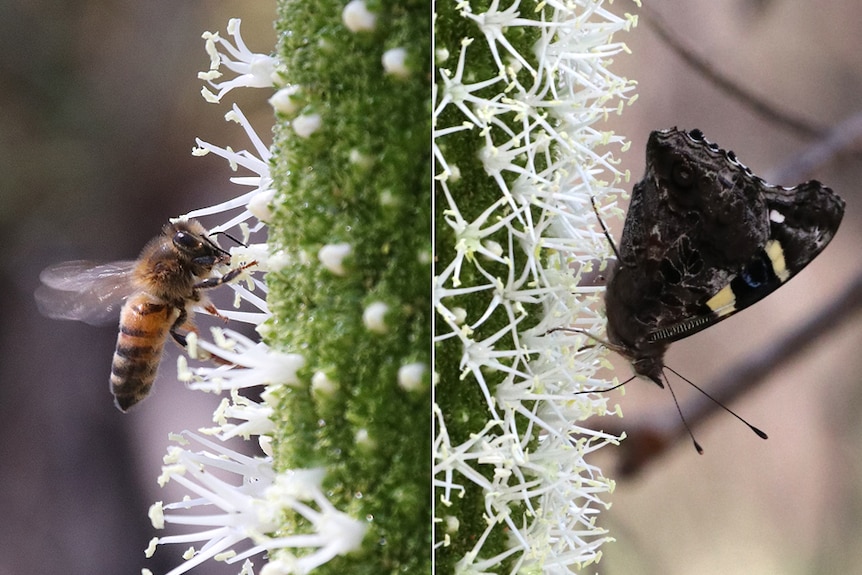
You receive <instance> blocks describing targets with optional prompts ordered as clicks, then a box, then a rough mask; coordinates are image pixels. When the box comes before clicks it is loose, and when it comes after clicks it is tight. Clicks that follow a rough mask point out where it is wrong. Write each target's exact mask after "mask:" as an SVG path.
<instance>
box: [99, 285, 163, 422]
mask: <svg viewBox="0 0 862 575" xmlns="http://www.w3.org/2000/svg"><path fill="white" fill-rule="evenodd" d="M175 311H176V308H174V307H173V306H171V305H168V304H164V303H155V302H153V300H152V299H151V298H150V297H148V296H147V295H145V294H143V293H138V294H135V295H133V296H132V297H130V298H129V299H128V300H127V301H126V304H125V305H124V306H123V311H122V312H121V313H120V333H119V335H118V336H117V348H116V349H115V350H114V359H113V362H112V363H111V393H113V394H114V400H115V403H116V404H117V407H119V408H120V410H121V411H127V410H128V409H129V408H130V407H131V406H133V405H134V404H136V403H138V402H139V401H141V400H142V399H143V398H145V397H146V396H147V394H148V393H149V392H150V388H151V387H152V386H153V380H154V379H155V378H156V370H158V367H159V361H160V360H161V357H162V349H163V348H164V346H165V339H166V338H167V335H168V331H169V330H170V328H171V324H172V323H173V321H174V318H175Z"/></svg>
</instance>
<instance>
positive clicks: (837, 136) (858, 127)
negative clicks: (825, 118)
mask: <svg viewBox="0 0 862 575" xmlns="http://www.w3.org/2000/svg"><path fill="white" fill-rule="evenodd" d="M860 138H862V113H857V114H855V115H853V116H850V117H849V118H847V119H846V120H844V121H843V122H841V123H840V124H838V125H836V126H834V127H833V128H831V129H830V130H829V131H828V132H827V133H826V134H824V135H823V137H822V138H821V139H820V140H818V141H816V142H814V143H813V144H812V145H810V146H809V147H808V148H807V149H805V150H804V151H803V152H802V153H801V154H799V155H797V156H796V157H794V158H792V159H790V160H789V161H787V162H786V163H785V164H784V165H783V166H781V167H780V168H778V169H777V170H775V171H774V173H772V174H769V177H768V178H767V179H768V180H769V181H770V182H776V183H782V182H784V183H786V184H787V185H790V184H792V183H793V182H801V181H802V180H804V179H806V178H810V177H811V174H813V173H814V172H815V171H816V170H817V169H818V168H819V167H820V166H822V165H823V164H826V163H827V162H829V161H830V160H832V158H834V157H836V156H838V155H839V154H841V153H842V152H846V151H847V150H849V149H850V148H852V147H853V145H854V144H855V143H856V142H858V141H859V139H860Z"/></svg>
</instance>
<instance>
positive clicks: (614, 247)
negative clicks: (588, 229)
mask: <svg viewBox="0 0 862 575" xmlns="http://www.w3.org/2000/svg"><path fill="white" fill-rule="evenodd" d="M590 201H591V202H592V203H593V211H594V212H595V213H596V218H597V219H598V220H599V225H600V226H602V231H603V232H604V233H605V237H606V238H607V239H608V243H609V244H611V249H612V250H613V251H614V255H615V256H616V258H617V261H618V262H622V261H623V259H622V258H621V257H620V252H619V250H618V249H617V244H615V243H614V238H612V237H611V233H610V232H609V231H608V227H607V226H606V225H605V221H604V220H603V219H602V216H601V215H600V214H599V205H598V204H597V203H596V198H595V197H594V196H590Z"/></svg>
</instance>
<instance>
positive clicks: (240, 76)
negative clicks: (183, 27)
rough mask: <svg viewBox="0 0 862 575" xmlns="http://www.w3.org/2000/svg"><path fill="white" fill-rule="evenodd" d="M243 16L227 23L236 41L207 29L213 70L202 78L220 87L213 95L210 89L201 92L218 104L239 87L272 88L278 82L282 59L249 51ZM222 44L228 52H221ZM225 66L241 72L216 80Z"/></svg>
mask: <svg viewBox="0 0 862 575" xmlns="http://www.w3.org/2000/svg"><path fill="white" fill-rule="evenodd" d="M239 26H240V19H239V18H232V19H231V20H230V21H229V22H228V25H227V31H228V34H230V35H231V36H232V37H233V40H234V44H235V45H232V44H231V43H230V42H228V41H227V40H225V39H224V38H222V37H220V36H219V34H218V32H204V34H203V39H204V40H206V51H207V54H209V57H210V69H209V70H208V71H207V72H200V73H199V74H198V78H200V79H201V80H206V81H207V82H208V83H209V84H210V86H212V87H213V88H215V89H216V90H218V93H217V94H213V93H212V92H211V91H210V90H208V89H207V88H202V89H201V94H202V95H203V97H204V99H205V100H206V101H207V102H213V103H218V102H220V101H221V99H222V98H223V97H224V96H225V94H227V93H228V92H230V91H231V90H233V89H234V88H237V87H240V86H242V87H246V88H271V87H273V86H274V85H275V83H276V82H277V81H278V76H277V75H276V68H277V67H278V60H277V59H276V58H274V57H272V56H267V55H266V54H255V53H254V52H252V51H251V50H249V49H248V48H247V47H246V45H245V42H243V39H242V36H240V32H239ZM219 46H221V48H222V49H223V50H224V52H220V51H219ZM222 65H224V67H225V68H227V69H228V70H230V71H231V72H234V73H236V74H237V76H236V77H235V78H233V79H232V80H227V81H224V82H215V81H214V80H216V79H218V78H220V77H221V76H222V73H221V72H220V71H219V68H220V67H221V66H222Z"/></svg>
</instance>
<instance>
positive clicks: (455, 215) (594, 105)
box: [433, 0, 634, 573]
mask: <svg viewBox="0 0 862 575" xmlns="http://www.w3.org/2000/svg"><path fill="white" fill-rule="evenodd" d="M602 4H603V2H602V1H600V0H567V1H565V2H563V1H555V0H550V1H547V2H542V3H540V4H539V7H538V8H536V10H535V11H533V10H532V9H529V10H528V9H527V8H525V7H524V6H522V3H521V2H518V1H515V2H512V3H510V5H509V7H508V8H506V9H504V10H500V7H499V5H500V3H499V2H498V1H497V0H494V1H493V2H491V5H490V7H489V8H488V10H487V11H485V12H484V13H477V12H476V13H474V12H473V11H472V8H471V4H470V3H468V2H460V3H459V4H458V5H457V6H458V7H457V10H458V15H459V16H460V18H463V19H464V20H465V21H466V22H465V23H469V25H470V27H471V28H472V30H473V31H474V32H475V34H474V35H473V36H474V37H465V38H461V39H460V44H459V45H454V46H450V45H447V44H446V43H445V42H441V38H442V37H443V35H441V34H435V39H436V42H437V43H436V47H435V50H436V52H435V58H436V64H437V75H438V81H437V83H436V85H435V89H436V90H435V94H434V102H435V108H434V119H435V131H434V144H433V156H434V160H435V178H436V185H437V198H438V201H437V207H436V209H437V210H438V212H442V214H443V216H444V218H445V223H446V225H448V226H449V227H450V228H451V231H452V236H453V237H454V243H452V244H451V245H439V240H438V246H437V251H438V253H441V254H443V253H445V252H446V251H447V250H448V251H449V253H448V255H446V256H443V257H441V261H442V262H446V263H445V264H444V265H443V266H440V267H438V269H437V270H436V277H435V284H434V295H433V300H434V302H433V303H434V306H435V311H436V313H437V317H438V320H437V322H436V326H437V327H436V331H435V341H436V342H438V343H440V344H442V343H444V342H449V341H451V340H452V339H455V340H457V342H458V344H459V345H458V349H460V350H461V357H460V358H458V359H457V361H459V362H460V363H459V365H460V370H461V376H460V378H459V381H451V382H450V381H446V382H443V381H441V382H438V384H437V388H436V393H437V397H438V399H442V398H441V394H443V393H445V391H443V390H447V389H448V390H452V389H453V387H454V386H468V385H471V386H478V388H479V389H480V391H481V395H482V397H484V416H481V415H480V416H477V417H481V418H482V419H483V420H484V421H485V424H484V425H483V426H481V425H477V426H476V429H474V430H473V431H472V432H471V433H470V434H469V437H467V438H466V439H465V438H464V437H462V438H461V439H460V440H457V442H456V440H455V439H454V438H453V437H452V434H451V429H452V428H454V427H455V426H459V425H460V424H461V421H463V420H464V419H466V416H465V415H464V414H463V412H462V413H459V414H458V418H462V419H461V421H456V418H455V417H454V416H452V417H451V418H450V417H449V416H448V414H447V413H444V410H442V409H441V408H440V407H439V405H435V439H434V456H435V461H434V489H435V504H436V505H435V520H436V522H437V525H438V531H437V534H436V539H435V548H436V549H437V552H438V553H439V554H444V553H445V552H446V548H447V547H449V546H450V545H452V543H453V541H465V540H469V541H472V542H473V544H472V547H471V548H470V549H469V550H468V551H467V552H466V553H465V554H463V556H460V557H459V558H457V561H456V563H457V569H458V571H459V572H462V573H492V572H493V573H504V572H510V573H523V572H530V573H569V572H571V569H573V568H576V567H582V566H584V565H587V564H589V563H591V562H594V561H597V560H598V559H599V558H600V556H601V551H600V546H601V544H602V543H603V542H605V541H607V540H608V539H609V537H608V535H607V532H606V531H604V530H603V529H602V528H600V527H598V526H597V525H596V523H595V522H596V518H597V514H598V513H599V511H600V510H601V509H603V508H605V507H606V504H605V503H604V502H603V500H602V498H603V497H604V495H605V494H607V493H608V492H610V491H611V490H612V489H613V481H611V480H610V479H608V478H606V477H605V476H604V475H603V474H602V472H601V470H600V469H599V468H597V467H595V466H594V465H591V464H590V463H588V462H587V461H586V457H587V456H588V454H590V453H592V452H594V451H595V450H597V449H599V448H600V447H602V446H604V445H607V444H609V443H616V442H617V441H618V440H619V438H617V437H613V436H609V435H606V434H604V433H600V432H597V431H594V430H591V429H587V428H584V427H580V426H578V424H577V422H579V421H582V420H584V419H586V418H587V417H589V416H591V415H595V414H600V413H604V412H606V411H607V408H606V405H605V401H606V400H605V399H604V398H594V397H592V396H588V395H573V392H575V391H581V390H584V389H593V388H596V387H604V386H606V385H607V384H606V382H603V381H601V380H599V379H597V378H596V377H595V372H596V370H597V369H598V368H599V366H600V362H601V357H600V355H601V353H602V352H601V350H599V349H597V348H595V347H590V346H589V344H592V343H593V342H589V341H585V338H584V336H583V335H580V334H577V335H566V334H565V333H563V332H559V331H558V332H556V333H550V332H551V330H553V329H555V328H559V327H577V328H580V329H583V330H585V331H589V332H591V333H594V334H598V333H599V332H600V330H601V328H602V325H603V323H604V322H603V320H602V318H601V316H600V314H599V312H598V311H597V310H598V309H600V308H601V306H600V305H598V300H599V296H600V292H601V289H602V288H600V287H596V285H595V283H593V285H592V286H590V285H587V284H589V283H590V282H588V281H587V280H586V279H585V278H584V276H585V274H587V273H588V272H590V271H591V268H592V266H593V265H594V262H596V261H599V260H601V259H602V258H603V256H604V254H606V253H607V250H608V246H607V242H606V239H605V238H604V237H603V235H602V233H601V232H597V231H595V230H596V229H597V225H596V217H595V214H594V213H593V210H592V207H591V198H598V199H602V198H604V197H606V196H607V194H609V193H610V194H617V193H619V190H617V189H615V188H614V187H613V186H614V185H615V184H617V183H619V182H620V180H621V179H622V178H627V174H621V173H620V172H619V171H618V170H616V169H615V167H614V161H613V158H612V156H611V155H610V152H607V151H600V150H602V149H604V148H605V147H606V146H607V145H608V144H617V145H622V147H623V148H625V147H626V146H625V145H624V144H623V141H622V139H621V138H620V137H616V136H613V135H612V134H610V133H604V132H601V131H599V130H598V129H597V128H596V127H595V125H596V124H597V123H598V122H599V121H601V120H603V119H604V118H606V117H607V115H608V114H609V113H612V112H617V111H619V110H620V109H621V107H622V106H623V105H624V103H625V101H626V99H627V98H626V94H627V92H628V91H629V90H630V89H631V84H630V83H629V82H628V81H627V80H625V79H623V78H620V77H617V76H615V75H614V74H613V73H612V72H611V71H610V70H609V69H608V67H607V66H608V64H609V60H608V59H609V57H610V56H612V55H614V54H616V53H619V52H621V51H623V50H625V46H624V45H623V44H621V43H614V42H613V40H612V35H613V34H614V33H617V32H621V31H625V30H628V29H629V28H630V27H631V26H632V25H633V24H634V18H632V17H625V18H621V17H619V16H617V15H615V14H613V13H611V12H609V11H608V10H606V9H605V8H603V7H602ZM439 9H440V8H439V7H438V10H439ZM440 21H441V20H440V19H439V17H438V20H437V22H438V25H440V24H439V23H440ZM528 35H534V37H535V38H536V40H535V42H534V43H533V44H532V46H531V49H530V50H529V51H524V50H522V51H521V52H518V50H517V49H516V48H515V47H514V46H513V42H512V41H510V38H523V37H525V36H528ZM473 62H494V63H495V64H496V68H497V69H496V70H494V71H492V72H491V73H489V74H486V75H482V73H481V72H479V71H477V69H476V68H477V66H475V65H471V64H472V63H473ZM479 69H481V68H479ZM444 121H445V124H444ZM471 140H472V142H473V143H472V146H473V147H474V149H475V150H476V153H465V152H464V150H463V148H462V147H461V142H465V141H466V142H470V141H471ZM452 149H457V150H458V152H457V153H448V152H449V151H450V150H452ZM471 162H479V164H480V168H481V170H483V172H482V173H484V174H485V175H487V178H488V180H487V184H488V186H489V188H490V189H494V190H496V192H495V193H494V194H493V196H494V197H493V198H492V199H491V200H489V201H488V202H487V203H484V204H481V206H480V207H478V208H477V207H476V202H477V197H479V196H478V194H477V189H476V187H475V182H474V184H472V185H470V186H465V185H463V180H462V175H463V174H465V173H467V172H468V171H469V172H470V173H476V172H477V170H476V169H475V168H473V167H472V166H468V164H469V163H471ZM601 178H605V180H606V181H602V180H601ZM467 188H470V189H467ZM462 206H467V207H466V208H464V207H462ZM501 270H502V271H501ZM471 278H478V279H475V280H474V279H471ZM477 294H478V295H484V298H477V297H476V296H477ZM476 301H482V302H484V303H483V307H481V308H480V309H475V303H474V302H476ZM468 302H470V303H473V307H472V308H471V307H470V303H468ZM488 325H494V326H500V325H502V326H503V327H499V328H498V327H495V328H494V329H488V327H487V326H488ZM525 326H528V328H527V327H525ZM480 334H481V335H480ZM585 345H586V346H587V348H582V346H585ZM445 360H446V359H445V358H443V359H442V360H441V358H440V356H439V354H438V356H437V363H438V364H439V363H440V362H441V361H445ZM471 417H472V416H471ZM470 421H473V419H472V418H471V419H470ZM477 489H478V490H479V491H480V492H481V497H482V499H483V500H484V510H485V513H484V524H483V525H484V526H485V527H484V530H483V531H480V532H475V533H474V532H471V533H466V532H465V527H464V525H465V523H466V522H464V521H462V520H461V518H460V517H459V516H458V514H457V511H456V510H457V508H458V500H459V499H460V498H463V497H466V496H468V492H471V493H475V492H476V490H477ZM469 523H470V524H475V522H473V521H471V522H469ZM500 534H504V535H503V537H502V540H505V541H507V543H506V547H505V548H502V549H501V548H497V547H491V546H490V545H489V546H488V547H486V542H488V541H489V540H495V541H500V540H501V537H500V536H499V535H500ZM489 547H490V548H489Z"/></svg>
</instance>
